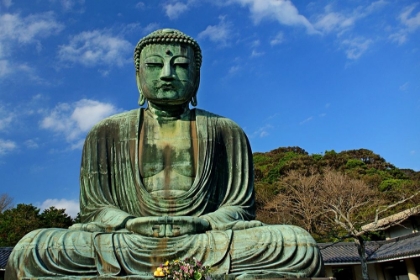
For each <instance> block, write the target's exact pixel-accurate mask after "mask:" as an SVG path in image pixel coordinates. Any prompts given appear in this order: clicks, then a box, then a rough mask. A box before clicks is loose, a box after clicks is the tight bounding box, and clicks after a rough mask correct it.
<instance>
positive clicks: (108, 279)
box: [22, 275, 335, 280]
mask: <svg viewBox="0 0 420 280" xmlns="http://www.w3.org/2000/svg"><path fill="white" fill-rule="evenodd" d="M145 279H150V278H142V277H139V276H120V277H117V276H89V277H83V276H82V277H74V276H66V277H43V278H22V280H145ZM153 279H165V278H153ZM212 279H213V280H234V279H235V276H234V275H215V276H212ZM253 279H264V280H295V279H297V278H262V277H252V278H251V277H247V278H246V280H253ZM299 279H300V280H335V278H334V277H312V278H299Z"/></svg>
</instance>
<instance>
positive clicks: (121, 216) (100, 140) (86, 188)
mask: <svg viewBox="0 0 420 280" xmlns="http://www.w3.org/2000/svg"><path fill="white" fill-rule="evenodd" d="M105 121H107V120H105ZM105 121H102V122H101V123H99V124H98V125H96V126H95V127H94V128H93V129H92V130H91V132H90V133H89V135H88V136H87V138H86V141H85V144H84V147H83V153H82V164H81V170H80V207H81V217H82V221H83V222H84V223H94V224H95V225H99V226H100V227H103V228H106V229H107V230H118V229H122V228H124V227H125V224H126V222H127V221H128V220H129V219H132V218H134V217H135V216H134V215H131V214H129V213H127V212H125V211H123V210H122V209H121V208H120V207H119V202H118V198H117V197H116V195H118V194H117V192H116V188H118V187H122V186H119V184H118V186H116V185H117V184H116V183H115V182H118V181H119V179H117V178H115V176H116V175H118V173H122V171H121V169H122V168H121V167H116V166H115V162H113V161H115V160H116V159H115V156H118V157H121V158H127V157H125V156H123V155H122V154H121V153H124V152H125V151H124V150H121V151H119V152H117V149H118V147H116V143H117V144H120V143H121V142H122V141H124V140H125V139H124V138H126V137H125V136H124V135H120V133H116V132H115V131H112V129H113V126H112V124H113V123H115V122H116V121H115V120H114V121H113V122H108V123H104V122H105ZM114 127H115V128H118V127H119V125H115V126H114ZM116 137H120V138H123V139H119V138H116ZM116 153H120V154H116ZM127 161H129V159H127ZM126 166H129V164H126ZM126 168H127V167H126ZM126 203H129V202H128V201H127V202H126Z"/></svg>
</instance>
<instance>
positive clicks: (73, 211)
mask: <svg viewBox="0 0 420 280" xmlns="http://www.w3.org/2000/svg"><path fill="white" fill-rule="evenodd" d="M51 206H54V207H55V208H56V209H66V211H65V212H66V214H67V215H69V216H71V217H73V218H76V216H77V213H79V211H80V206H79V201H77V200H69V199H65V198H62V199H57V198H49V199H46V200H45V201H44V202H42V203H41V205H40V206H39V208H40V209H41V211H43V210H44V209H48V208H50V207H51Z"/></svg>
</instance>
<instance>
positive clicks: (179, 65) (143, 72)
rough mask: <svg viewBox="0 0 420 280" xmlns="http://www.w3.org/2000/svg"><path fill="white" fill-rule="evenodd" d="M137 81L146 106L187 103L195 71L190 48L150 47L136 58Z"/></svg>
mask: <svg viewBox="0 0 420 280" xmlns="http://www.w3.org/2000/svg"><path fill="white" fill-rule="evenodd" d="M138 75H139V76H138V77H137V80H138V82H139V83H140V87H141V91H142V93H143V95H144V97H145V98H146V99H147V100H149V102H151V103H153V104H158V105H180V104H185V103H188V102H189V101H190V100H191V97H192V96H193V95H194V94H195V92H194V82H195V81H196V75H197V74H196V70H195V65H194V52H193V50H192V48H191V47H190V46H185V45H179V44H151V45H148V46H146V47H145V48H144V49H143V50H142V52H141V54H140V69H139V73H138Z"/></svg>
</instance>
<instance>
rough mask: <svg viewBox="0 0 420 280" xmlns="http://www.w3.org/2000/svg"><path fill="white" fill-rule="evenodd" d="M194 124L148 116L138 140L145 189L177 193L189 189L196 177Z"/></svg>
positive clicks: (165, 193)
mask: <svg viewBox="0 0 420 280" xmlns="http://www.w3.org/2000/svg"><path fill="white" fill-rule="evenodd" d="M191 130H192V128H191V123H190V122H189V121H183V120H173V121H168V122H163V123H159V122H157V121H156V120H154V119H145V123H144V125H143V127H142V131H141V134H140V141H139V163H140V175H141V177H142V181H143V184H144V186H145V187H146V189H147V190H148V191H149V192H150V193H152V194H156V195H165V196H174V195H178V194H180V193H182V192H185V191H187V190H189V189H190V187H191V185H192V183H193V181H194V178H195V170H196V168H195V166H196V164H195V162H194V160H195V158H196V155H195V154H196V152H195V150H196V149H195V148H194V147H196V141H197V139H196V138H195V137H194V136H193V135H195V133H194V132H195V131H194V132H193V133H192V131H191Z"/></svg>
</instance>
